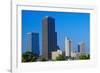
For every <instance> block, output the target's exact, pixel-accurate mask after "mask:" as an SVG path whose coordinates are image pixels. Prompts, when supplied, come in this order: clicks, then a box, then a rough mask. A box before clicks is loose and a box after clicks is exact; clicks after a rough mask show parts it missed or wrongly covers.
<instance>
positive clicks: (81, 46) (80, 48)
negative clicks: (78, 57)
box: [78, 42, 85, 54]
mask: <svg viewBox="0 0 100 73" xmlns="http://www.w3.org/2000/svg"><path fill="white" fill-rule="evenodd" d="M78 53H80V54H84V53H85V43H84V42H80V43H79V44H78Z"/></svg>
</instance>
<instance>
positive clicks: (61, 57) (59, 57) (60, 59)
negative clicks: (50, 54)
mask: <svg viewBox="0 0 100 73" xmlns="http://www.w3.org/2000/svg"><path fill="white" fill-rule="evenodd" d="M56 60H57V61H62V60H65V56H64V55H61V54H59V56H58V57H56Z"/></svg>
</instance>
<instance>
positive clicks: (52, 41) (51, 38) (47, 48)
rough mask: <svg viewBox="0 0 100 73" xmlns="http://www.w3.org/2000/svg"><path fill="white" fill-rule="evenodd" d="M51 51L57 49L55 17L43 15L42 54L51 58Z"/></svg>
mask: <svg viewBox="0 0 100 73" xmlns="http://www.w3.org/2000/svg"><path fill="white" fill-rule="evenodd" d="M52 51H57V32H55V19H54V18H53V17H49V16H45V17H44V18H43V20H42V55H43V57H44V58H46V59H51V54H52Z"/></svg>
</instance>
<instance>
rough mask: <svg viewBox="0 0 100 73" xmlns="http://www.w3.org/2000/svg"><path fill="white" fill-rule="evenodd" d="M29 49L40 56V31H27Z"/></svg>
mask: <svg viewBox="0 0 100 73" xmlns="http://www.w3.org/2000/svg"><path fill="white" fill-rule="evenodd" d="M27 50H28V51H29V52H32V53H33V54H35V55H36V56H39V54H40V51H39V33H36V32H30V33H27Z"/></svg>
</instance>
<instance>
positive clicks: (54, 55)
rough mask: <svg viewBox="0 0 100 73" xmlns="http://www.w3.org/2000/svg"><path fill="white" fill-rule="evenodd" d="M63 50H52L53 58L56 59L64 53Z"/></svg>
mask: <svg viewBox="0 0 100 73" xmlns="http://www.w3.org/2000/svg"><path fill="white" fill-rule="evenodd" d="M62 54H63V52H62V51H61V50H57V51H52V60H56V58H57V57H58V56H59V55H62Z"/></svg>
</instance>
